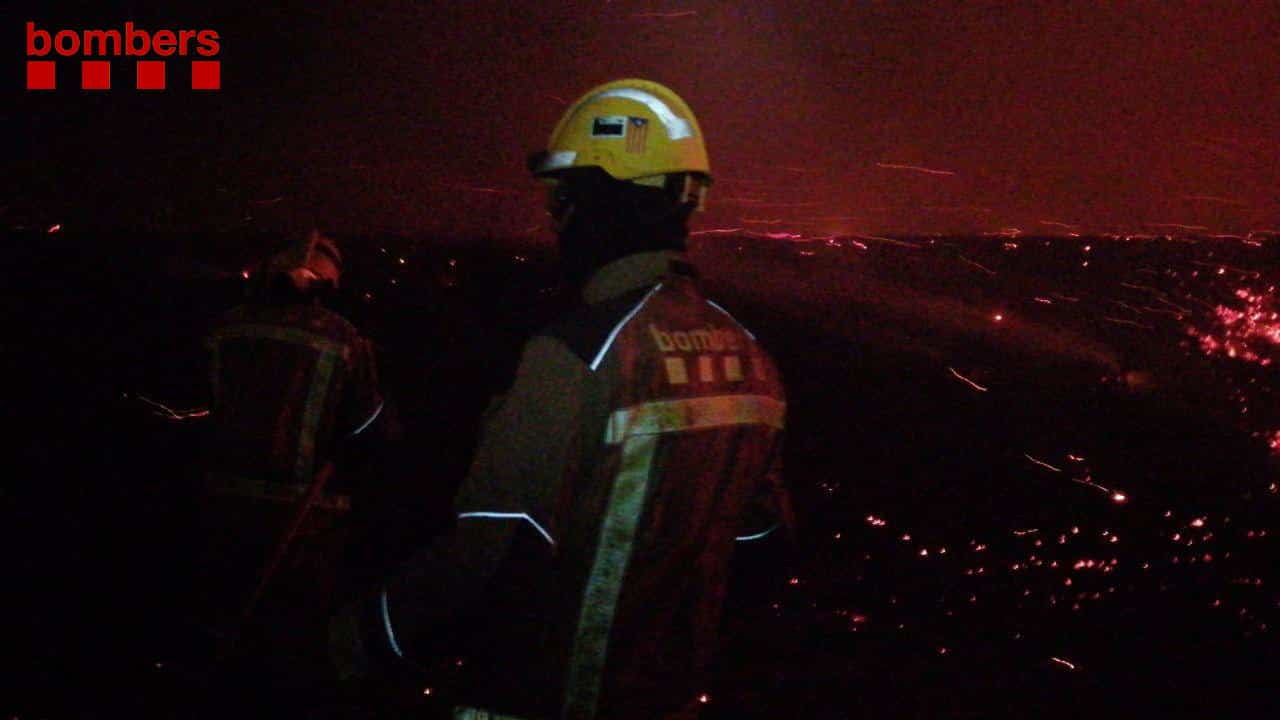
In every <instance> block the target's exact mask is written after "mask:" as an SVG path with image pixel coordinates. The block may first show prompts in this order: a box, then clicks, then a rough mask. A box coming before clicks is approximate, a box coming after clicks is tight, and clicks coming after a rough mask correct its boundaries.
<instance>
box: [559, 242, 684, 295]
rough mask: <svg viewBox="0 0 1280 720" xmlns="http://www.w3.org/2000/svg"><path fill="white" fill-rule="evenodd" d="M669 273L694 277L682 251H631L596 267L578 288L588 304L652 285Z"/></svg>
mask: <svg viewBox="0 0 1280 720" xmlns="http://www.w3.org/2000/svg"><path fill="white" fill-rule="evenodd" d="M672 274H676V275H685V276H688V277H696V272H695V270H694V267H693V265H692V264H690V263H689V258H688V257H687V256H686V255H685V254H684V253H682V252H677V251H675V250H660V251H657V252H642V253H634V254H632V255H627V256H626V257H621V258H618V259H617V260H614V261H613V262H611V263H609V264H608V265H605V266H604V267H602V268H600V269H599V270H597V271H596V272H595V274H593V275H592V276H591V279H590V280H588V281H587V284H586V287H584V288H583V289H582V299H583V300H586V301H587V304H589V305H595V304H596V303H600V302H604V301H605V300H608V299H609V298H614V297H617V296H619V295H622V294H624V293H627V292H630V291H632V290H635V289H636V288H641V287H644V286H646V285H653V284H654V283H656V282H658V281H659V280H661V279H662V277H663V276H666V275H672Z"/></svg>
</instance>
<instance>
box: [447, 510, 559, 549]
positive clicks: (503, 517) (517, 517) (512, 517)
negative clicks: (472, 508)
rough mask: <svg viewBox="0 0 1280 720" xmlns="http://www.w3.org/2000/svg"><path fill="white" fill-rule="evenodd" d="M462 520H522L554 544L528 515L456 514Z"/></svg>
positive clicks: (507, 513) (498, 513)
mask: <svg viewBox="0 0 1280 720" xmlns="http://www.w3.org/2000/svg"><path fill="white" fill-rule="evenodd" d="M463 518H492V519H497V520H524V521H526V522H528V523H529V524H530V525H532V526H533V529H534V530H537V531H538V534H539V535H542V537H544V538H546V540H547V542H549V543H551V544H552V545H555V544H556V541H555V539H553V538H552V537H551V533H549V532H547V531H546V528H544V527H542V526H541V525H539V524H538V521H537V520H534V519H533V518H532V517H530V516H529V514H528V513H511V512H465V513H458V519H459V520H461V519H463Z"/></svg>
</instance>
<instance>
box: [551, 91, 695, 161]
mask: <svg viewBox="0 0 1280 720" xmlns="http://www.w3.org/2000/svg"><path fill="white" fill-rule="evenodd" d="M582 167H598V168H600V169H602V170H604V171H605V172H606V173H608V174H609V175H610V176H611V177H613V178H614V179H615V180H628V181H637V182H640V183H641V184H645V185H654V184H656V185H661V182H662V179H663V177H664V176H666V175H668V174H671V173H697V174H700V175H702V176H705V177H706V178H708V179H709V177H710V175H711V166H710V164H709V163H708V162H707V148H706V146H705V145H703V141H702V129H701V128H699V127H698V120H697V119H696V118H694V116H693V111H692V110H690V109H689V106H688V105H687V104H685V102H684V100H681V99H680V96H679V95H676V94H675V93H674V92H672V91H671V89H670V88H667V87H665V86H663V85H660V84H658V83H656V82H652V81H649V80H638V79H626V80H615V81H613V82H610V83H605V84H604V85H600V86H598V87H596V88H593V89H592V90H591V91H589V92H588V93H586V94H585V95H583V96H582V97H581V98H579V99H578V101H577V102H575V103H574V104H573V105H572V106H571V107H570V108H569V110H568V112H566V113H565V114H564V116H563V117H561V118H560V122H559V123H557V124H556V128H555V130H554V131H552V133H551V139H550V141H549V142H548V143H547V150H546V152H545V153H538V154H537V155H536V156H535V157H534V158H533V159H532V160H531V162H530V170H532V171H533V174H534V176H535V177H553V176H554V175H555V174H556V173H557V172H559V171H562V170H569V169H571V168H582Z"/></svg>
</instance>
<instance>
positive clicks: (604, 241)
mask: <svg viewBox="0 0 1280 720" xmlns="http://www.w3.org/2000/svg"><path fill="white" fill-rule="evenodd" d="M558 180H559V183H558V184H557V185H556V187H555V188H554V190H553V191H552V192H553V197H552V201H551V203H550V208H549V209H550V211H551V214H552V217H553V218H555V220H556V223H557V225H558V227H559V249H560V266H561V272H562V274H563V276H564V279H565V282H566V283H567V284H568V285H569V287H570V288H572V289H573V290H575V291H580V290H581V289H582V287H583V286H584V285H585V284H586V282H587V280H588V279H589V278H590V277H591V275H592V274H593V273H594V272H595V271H596V270H598V269H600V268H601V267H603V266H605V265H607V264H609V263H611V262H613V261H614V260H617V259H618V258H622V257H626V256H627V255H632V254H635V253H641V252H652V251H657V250H678V251H683V250H684V249H685V238H687V237H688V235H689V231H688V229H687V227H686V225H687V223H688V219H689V214H690V213H691V212H692V211H693V208H694V204H693V203H681V202H680V201H679V200H678V196H679V192H678V190H676V187H677V185H681V186H682V183H683V176H679V175H677V176H672V177H671V178H669V179H668V181H667V186H666V187H649V186H645V185H637V184H636V183H631V182H625V181H621V180H615V179H613V178H612V177H610V176H609V175H608V174H607V173H605V172H604V171H603V170H600V169H599V168H581V169H575V170H572V171H568V172H565V173H563V174H562V175H560V176H559V178H558ZM677 181H678V182H677Z"/></svg>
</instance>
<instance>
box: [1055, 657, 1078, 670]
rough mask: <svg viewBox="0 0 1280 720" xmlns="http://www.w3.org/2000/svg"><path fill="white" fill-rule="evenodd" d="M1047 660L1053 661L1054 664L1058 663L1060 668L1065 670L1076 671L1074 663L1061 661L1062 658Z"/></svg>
mask: <svg viewBox="0 0 1280 720" xmlns="http://www.w3.org/2000/svg"><path fill="white" fill-rule="evenodd" d="M1049 659H1050V660H1052V661H1054V662H1056V663H1058V664H1059V665H1061V666H1063V667H1065V668H1066V669H1068V670H1075V669H1076V666H1075V663H1072V662H1070V661H1067V660H1063V659H1062V658H1058V657H1051V658H1049Z"/></svg>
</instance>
